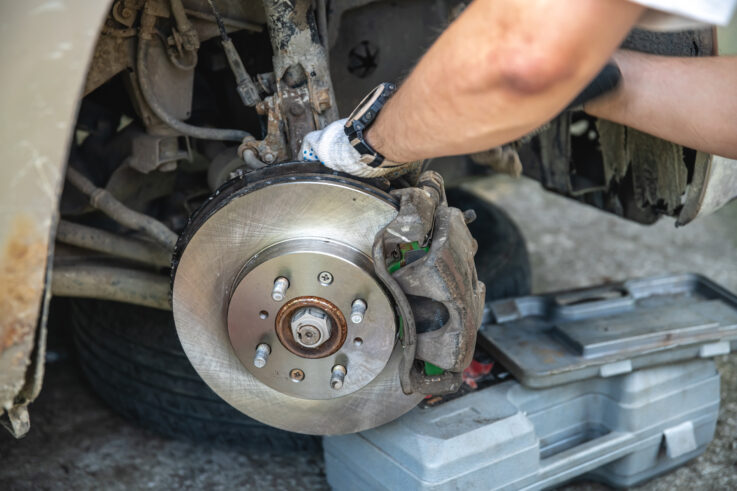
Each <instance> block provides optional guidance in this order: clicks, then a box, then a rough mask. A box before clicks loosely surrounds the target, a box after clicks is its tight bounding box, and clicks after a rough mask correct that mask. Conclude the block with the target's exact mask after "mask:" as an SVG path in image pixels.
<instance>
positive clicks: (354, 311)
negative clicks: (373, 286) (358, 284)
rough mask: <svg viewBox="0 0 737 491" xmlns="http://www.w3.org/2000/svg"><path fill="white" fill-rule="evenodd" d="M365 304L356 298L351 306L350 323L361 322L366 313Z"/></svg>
mask: <svg viewBox="0 0 737 491" xmlns="http://www.w3.org/2000/svg"><path fill="white" fill-rule="evenodd" d="M366 307H367V305H366V302H364V301H363V300H361V299H360V298H357V299H355V300H354V301H353V304H351V322H353V323H354V324H360V323H361V322H363V315H364V314H365V313H366Z"/></svg>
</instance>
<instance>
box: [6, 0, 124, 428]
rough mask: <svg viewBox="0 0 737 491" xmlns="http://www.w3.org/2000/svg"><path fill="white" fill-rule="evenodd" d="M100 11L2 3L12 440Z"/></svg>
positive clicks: (28, 380)
mask: <svg viewBox="0 0 737 491" xmlns="http://www.w3.org/2000/svg"><path fill="white" fill-rule="evenodd" d="M109 9H110V3H109V2H105V1H103V2H88V1H84V0H27V1H23V2H8V3H6V4H4V5H3V7H2V15H0V45H2V46H3V48H2V49H0V66H2V67H3V69H2V71H1V72H0V87H2V91H0V107H1V108H2V112H3V119H2V123H1V124H0V162H1V163H0V416H2V418H3V423H4V424H5V425H6V426H8V428H9V429H10V431H11V433H13V434H14V435H15V436H16V437H20V436H22V435H23V434H25V432H27V431H28V427H29V419H28V412H27V409H26V406H27V405H28V403H29V402H31V401H32V400H33V399H35V397H36V396H37V395H38V392H39V390H40V388H41V379H42V376H43V359H44V354H45V341H46V339H45V338H46V333H45V326H44V324H45V318H46V310H47V308H48V301H49V293H48V291H47V290H46V289H45V285H46V283H47V280H48V279H49V275H50V271H49V268H48V265H49V264H50V261H49V259H50V258H51V257H52V255H53V240H51V239H52V237H53V236H54V235H55V233H56V222H57V218H58V212H57V209H58V204H59V195H60V193H61V189H62V183H63V176H64V170H65V166H66V161H67V156H68V155H67V154H68V151H69V143H70V141H71V138H72V130H73V128H74V121H75V119H76V116H77V110H78V105H79V100H80V97H81V94H82V89H83V87H84V82H85V78H86V75H87V68H88V65H89V62H90V60H91V57H92V52H93V49H94V47H95V43H96V41H97V36H98V32H99V30H100V26H101V25H102V22H103V20H104V18H105V15H106V14H107V12H108V11H109ZM39 326H40V327H39ZM34 348H35V349H34ZM26 372H28V373H27V374H26ZM4 413H5V415H3V414H4Z"/></svg>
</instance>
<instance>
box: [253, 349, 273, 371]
mask: <svg viewBox="0 0 737 491" xmlns="http://www.w3.org/2000/svg"><path fill="white" fill-rule="evenodd" d="M270 354H271V346H269V345H268V344H265V343H261V344H259V345H258V346H256V356H254V357H253V365H254V366H255V367H256V368H263V367H265V366H266V362H267V361H268V360H269V355H270Z"/></svg>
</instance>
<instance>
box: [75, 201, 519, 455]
mask: <svg viewBox="0 0 737 491" xmlns="http://www.w3.org/2000/svg"><path fill="white" fill-rule="evenodd" d="M448 200H449V202H450V204H452V205H453V206H456V207H459V208H461V209H464V210H465V209H469V208H473V209H474V210H475V211H476V215H477V219H476V221H475V222H473V223H471V224H470V226H469V228H470V229H471V233H472V234H473V235H474V237H475V238H476V240H477V241H478V243H479V250H478V253H477V254H476V265H477V269H478V272H479V279H480V280H481V281H483V282H484V283H486V298H487V301H489V300H496V299H499V298H504V297H508V296H517V295H526V294H528V293H529V289H530V264H529V259H528V256H527V249H526V248H525V243H524V239H523V237H522V234H521V233H520V231H519V229H518V228H517V227H516V226H515V225H514V223H513V222H512V221H511V219H510V218H509V217H508V216H507V215H506V214H505V213H504V212H503V211H501V210H500V209H499V208H497V207H495V206H494V205H491V204H490V203H488V202H485V201H483V200H481V199H480V198H478V197H476V196H474V195H473V194H471V193H468V192H466V191H463V190H460V189H451V190H448ZM69 307H70V314H71V320H72V327H73V331H74V343H75V346H76V350H77V354H78V359H79V362H80V365H81V368H82V371H83V373H84V374H85V376H86V378H87V379H88V381H89V382H90V384H91V385H92V388H93V389H94V390H95V391H96V392H97V393H98V394H99V395H100V397H101V398H102V399H103V400H104V401H105V402H107V403H108V404H109V405H110V406H111V407H112V408H113V409H115V410H116V411H117V412H119V413H120V414H122V415H123V416H125V417H127V418H128V419H131V420H133V421H135V422H137V423H139V424H141V425H142V426H144V427H146V428H149V429H151V430H153V431H156V432H159V433H162V434H164V435H167V436H170V437H174V438H186V439H189V440H194V441H207V442H215V443H223V444H227V445H235V446H238V447H245V448H254V449H255V448H258V449H260V450H262V451H263V450H269V449H273V450H279V451H285V450H303V449H311V450H312V449H319V448H320V439H319V438H317V437H312V436H306V435H300V434H296V433H289V432H286V431H282V430H277V429H275V428H271V427H269V426H266V425H264V424H262V423H259V422H258V421H256V420H254V419H251V418H249V417H247V416H245V415H244V414H242V413H241V412H239V411H237V410H236V409H234V408H232V407H231V406H230V405H228V404H227V403H226V402H225V401H223V400H222V399H220V397H218V396H217V395H216V394H215V393H214V392H213V391H212V390H211V389H210V388H209V387H208V386H207V385H206V384H205V383H204V382H203V381H202V379H201V378H200V377H199V375H197V373H196V372H195V370H194V368H192V365H190V363H189V360H187V357H186V355H185V354H184V351H183V350H182V347H181V344H180V343H179V338H178V337H177V333H176V329H175V327H174V320H173V318H172V315H171V313H170V312H164V311H161V310H156V309H150V308H147V307H140V306H136V305H127V304H122V303H117V302H109V301H102V300H89V299H73V300H70V302H69Z"/></svg>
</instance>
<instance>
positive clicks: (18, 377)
mask: <svg viewBox="0 0 737 491" xmlns="http://www.w3.org/2000/svg"><path fill="white" fill-rule="evenodd" d="M47 251H48V239H47V238H46V237H40V236H39V233H38V227H37V226H36V224H35V223H34V222H33V220H32V219H31V218H30V217H27V216H25V217H24V216H17V217H16V218H15V220H14V222H13V224H12V227H11V230H10V233H9V234H8V236H7V239H6V242H5V245H4V247H3V249H2V252H1V253H0V405H1V407H0V413H2V412H3V411H10V409H11V408H12V406H13V405H14V402H15V399H16V396H18V394H19V392H20V391H21V390H22V389H23V386H24V384H25V382H26V377H25V371H26V368H27V367H28V365H29V364H30V362H31V356H30V355H31V351H32V350H33V346H34V342H33V340H34V333H35V330H36V324H37V320H38V314H39V309H40V305H41V297H42V295H43V290H44V274H45V271H46V260H47Z"/></svg>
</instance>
